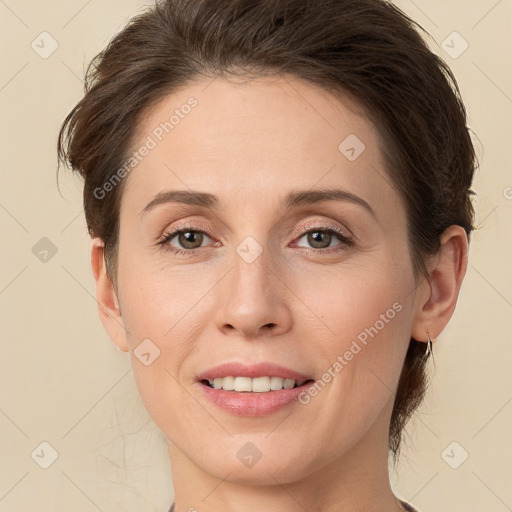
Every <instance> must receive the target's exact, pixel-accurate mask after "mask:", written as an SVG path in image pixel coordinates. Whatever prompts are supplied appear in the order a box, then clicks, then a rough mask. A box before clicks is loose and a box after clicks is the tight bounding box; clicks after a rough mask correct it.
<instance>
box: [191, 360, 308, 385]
mask: <svg viewBox="0 0 512 512" xmlns="http://www.w3.org/2000/svg"><path fill="white" fill-rule="evenodd" d="M218 377H251V378H253V379H254V378H256V377H281V378H283V379H293V380H295V381H302V380H310V379H312V377H308V376H307V375H304V374H302V373H300V372H297V371H295V370H292V369H290V368H285V367H284V366H281V365H279V364H276V363H270V362H262V363H257V364H244V363H237V362H233V363H224V364H220V365H218V366H214V367H213V368H209V369H208V370H206V371H204V372H202V373H201V374H200V375H198V376H197V380H198V381H201V380H211V379H215V378H218Z"/></svg>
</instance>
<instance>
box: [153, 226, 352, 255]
mask: <svg viewBox="0 0 512 512" xmlns="http://www.w3.org/2000/svg"><path fill="white" fill-rule="evenodd" d="M315 229H316V230H318V231H333V232H335V233H336V234H337V235H338V236H339V237H340V241H341V243H342V244H343V243H344V244H346V245H353V244H354V243H355V242H356V241H357V238H356V237H355V236H354V235H352V233H351V232H350V230H348V229H346V228H340V227H339V226H336V225H334V224H333V223H332V222H331V221H327V220H325V221H321V220H318V219H317V220H312V221H309V222H306V223H305V224H302V225H301V226H300V227H299V228H297V229H296V230H294V232H293V240H295V239H296V238H297V237H300V238H302V237H303V236H305V235H307V234H308V233H310V232H311V231H313V230H315ZM187 230H189V231H198V232H201V233H204V234H205V235H206V236H207V237H208V238H210V239H213V237H212V236H211V235H210V234H209V228H207V227H206V226H205V225H204V224H203V223H202V222H201V221H188V222H185V223H184V224H178V225H177V226H175V227H173V228H170V229H166V230H165V231H164V232H163V233H162V234H161V235H160V237H159V238H158V242H157V244H158V245H162V246H165V245H167V244H168V243H169V241H170V240H172V239H173V238H174V237H175V236H177V235H178V234H179V233H180V232H184V231H187ZM345 231H348V233H346V232H345ZM169 245H170V244H169ZM170 247H173V246H170ZM206 248H207V247H196V248H195V249H181V248H179V247H173V248H172V249H167V248H166V249H167V250H169V251H170V252H174V253H190V254H193V253H195V252H197V251H199V250H200V249H206ZM305 249H307V250H310V251H314V252H324V253H328V252H329V250H327V249H326V250H323V249H308V248H305Z"/></svg>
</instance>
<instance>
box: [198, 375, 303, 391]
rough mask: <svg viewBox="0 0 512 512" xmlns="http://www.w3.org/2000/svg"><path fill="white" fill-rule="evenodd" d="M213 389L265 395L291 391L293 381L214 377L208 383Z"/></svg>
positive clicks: (268, 378)
mask: <svg viewBox="0 0 512 512" xmlns="http://www.w3.org/2000/svg"><path fill="white" fill-rule="evenodd" d="M208 382H209V383H210V385H211V386H213V387H214V388H215V389H224V390H225V391H238V392H243V391H245V392H249V391H251V392H253V393H267V392H268V391H279V390H280V389H292V388H294V387H295V380H293V379H283V378H281V377H256V378H254V379H251V378H250V377H216V378H215V379H210V380H209V381H208ZM304 382H306V381H305V380H302V381H298V382H297V386H302V385H303V384H304Z"/></svg>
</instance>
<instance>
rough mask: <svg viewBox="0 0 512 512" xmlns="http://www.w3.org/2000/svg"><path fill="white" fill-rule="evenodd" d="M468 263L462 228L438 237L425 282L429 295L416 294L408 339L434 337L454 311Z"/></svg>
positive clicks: (452, 228) (456, 227)
mask: <svg viewBox="0 0 512 512" xmlns="http://www.w3.org/2000/svg"><path fill="white" fill-rule="evenodd" d="M467 264H468V239H467V235H466V231H465V230H464V228H462V227H461V226H455V225H454V226H450V227H449V228H447V229H446V230H445V231H444V232H443V234H442V236H441V248H440V249H439V252H438V253H437V254H436V255H435V256H434V257H433V258H432V260H431V265H430V269H429V280H428V283H424V284H425V286H427V287H428V286H430V293H428V294H427V295H428V297H427V299H426V300H425V298H424V297H425V294H423V296H420V294H418V301H417V304H416V305H415V307H416V311H417V314H416V317H415V321H414V324H413V331H412V333H411V336H412V337H413V338H414V339H416V340H418V341H426V340H427V331H428V332H429V333H430V337H431V338H433V339H434V338H437V337H438V336H439V334H441V332H442V331H443V330H444V328H445V327H446V325H447V324H448V322H449V320H450V318H451V317H452V315H453V312H454V311H455V306H456V304H457V299H458V296H459V292H460V288H461V286H462V281H463V279H464V276H465V274H466V269H467Z"/></svg>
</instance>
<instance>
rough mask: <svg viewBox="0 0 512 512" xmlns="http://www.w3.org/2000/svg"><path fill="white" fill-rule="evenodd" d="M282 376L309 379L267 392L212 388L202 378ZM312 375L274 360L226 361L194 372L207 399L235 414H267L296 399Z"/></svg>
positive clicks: (197, 383) (298, 379)
mask: <svg viewBox="0 0 512 512" xmlns="http://www.w3.org/2000/svg"><path fill="white" fill-rule="evenodd" d="M229 376H233V377H250V378H256V377H281V378H283V379H294V380H295V382H297V381H299V382H300V381H308V382H305V383H304V384H303V385H302V386H298V387H295V388H293V389H281V390H278V391H268V392H266V393H252V392H237V391H225V390H224V389H214V388H211V387H209V386H208V385H206V384H205V383H203V382H201V381H203V380H212V379H214V378H216V377H229ZM311 380H313V379H312V378H311V377H308V376H307V375H304V374H302V373H299V372H296V371H295V370H291V369H290V368H285V367H284V366H280V365H278V364H274V363H259V364H254V365H245V364H242V363H225V364H221V365H219V366H215V367H213V368H210V369H209V370H206V371H204V372H202V373H201V374H200V375H198V376H197V382H196V385H197V386H199V390H200V392H201V393H203V396H204V397H206V398H207V399H208V400H209V401H211V402H212V403H213V404H215V405H216V406H217V407H220V408H221V409H223V410H224V411H227V412H229V413H231V414H234V415H236V416H253V417H254V416H266V415H269V414H272V413H275V412H277V411H279V410H281V409H284V408H285V407H287V406H289V405H291V404H292V403H294V402H297V401H298V396H299V395H300V393H302V392H304V391H305V390H306V389H307V387H309V385H310V384H311V382H310V381H311Z"/></svg>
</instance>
